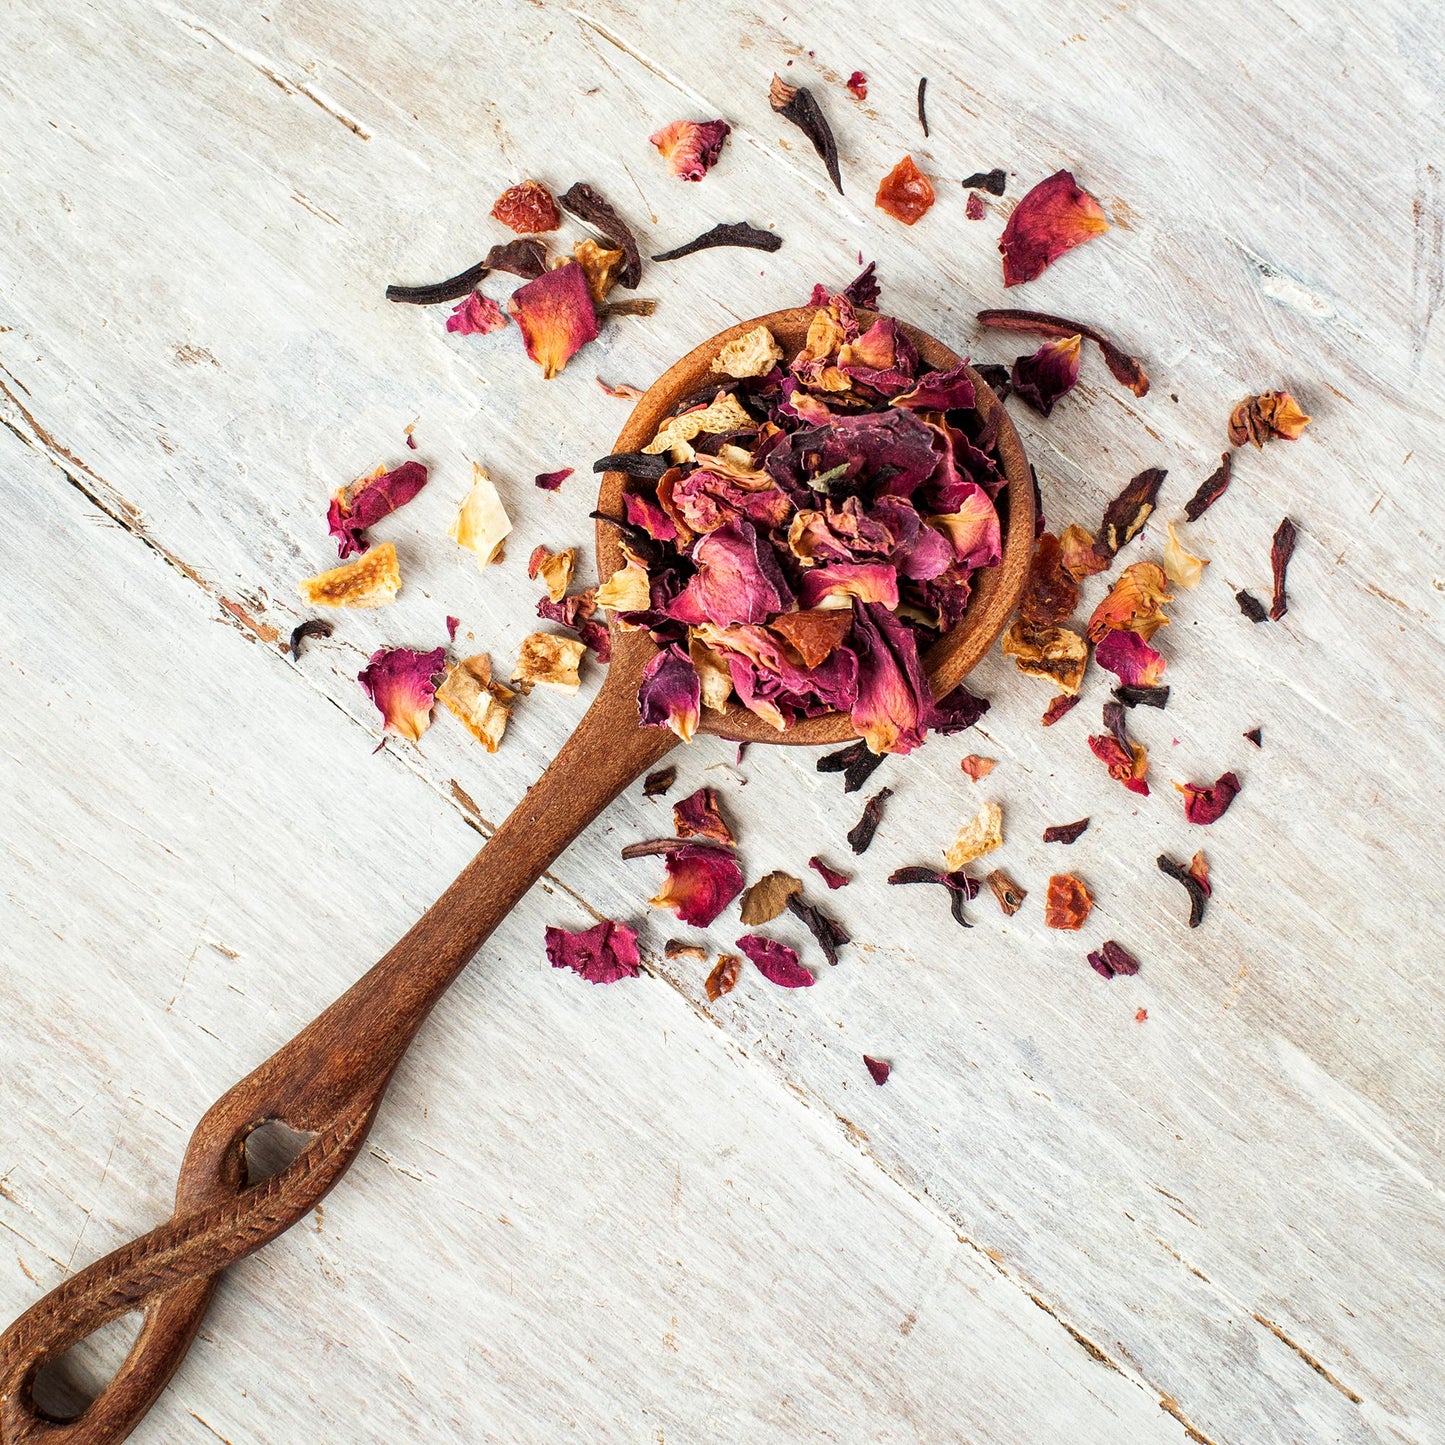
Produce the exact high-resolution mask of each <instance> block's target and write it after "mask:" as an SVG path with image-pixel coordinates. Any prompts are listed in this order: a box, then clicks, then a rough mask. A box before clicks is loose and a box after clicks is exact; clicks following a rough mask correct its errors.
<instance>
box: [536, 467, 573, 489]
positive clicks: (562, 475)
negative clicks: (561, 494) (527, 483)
mask: <svg viewBox="0 0 1445 1445" xmlns="http://www.w3.org/2000/svg"><path fill="white" fill-rule="evenodd" d="M573 470H574V469H573V468H572V467H563V468H562V469H561V470H560V471H555V472H538V473H537V475H536V477H535V478H533V480H534V481H535V482H536V484H537V486H539V487H540V488H541V489H542V490H543V491H544V492H555V491H556V490H557V488H558V487H560V486H561V485H562V483H563V482H565V481H566V480H567V478H568V477H570V476H571V475H572V472H573Z"/></svg>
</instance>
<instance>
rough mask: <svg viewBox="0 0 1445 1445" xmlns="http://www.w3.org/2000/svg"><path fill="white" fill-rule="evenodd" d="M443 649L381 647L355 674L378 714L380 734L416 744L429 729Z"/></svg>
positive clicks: (443, 668) (441, 668) (443, 666)
mask: <svg viewBox="0 0 1445 1445" xmlns="http://www.w3.org/2000/svg"><path fill="white" fill-rule="evenodd" d="M446 657H447V653H446V648H444V647H438V648H436V649H434V650H433V651H431V652H415V651H413V650H412V649H411V648H410V647H381V648H378V649H377V650H376V651H375V652H373V653H372V654H371V660H370V661H369V662H368V663H367V664H366V666H365V667H363V668H362V669H361V671H360V672H358V673H357V674H356V680H357V681H358V682H359V683H360V684H361V685H362V687H364V688H365V689H366V695H367V696H368V697H369V698H370V699H371V700H372V702H374V703H375V704H376V710H377V711H378V712H379V713H380V714H381V718H382V728H381V730H382V732H384V733H392V734H394V735H395V736H396V737H399V738H407V739H409V740H410V741H411V742H416V741H417V740H418V739H419V738H420V737H421V735H422V734H423V733H424V732H425V731H426V730H427V729H428V728H429V727H430V726H431V710H432V706H433V704H434V703H435V701H436V691H437V690H436V684H435V682H434V681H433V679H434V678H435V677H437V675H438V674H439V673H441V672H443V671H445V669H446Z"/></svg>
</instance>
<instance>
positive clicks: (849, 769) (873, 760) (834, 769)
mask: <svg viewBox="0 0 1445 1445" xmlns="http://www.w3.org/2000/svg"><path fill="white" fill-rule="evenodd" d="M883 758H884V754H882V753H874V752H870V751H869V749H868V744H867V743H865V742H864V741H863V740H862V739H861V738H860V739H859V740H858V741H857V742H856V743H849V744H848V746H847V747H846V748H839V749H838V751H837V752H836V753H825V754H824V755H823V756H822V757H821V758H819V759H818V761H817V764H816V767H817V769H818V771H819V772H820V773H842V774H843V791H844V792H845V793H856V792H857V791H858V789H859V788H861V787H862V786H863V784H864V783H866V782H867V781H868V779H869V778H871V777H872V776H873V774H874V773H875V772H877V770H878V769H879V767H880V766H881V765H882V763H883Z"/></svg>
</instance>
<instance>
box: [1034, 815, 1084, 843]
mask: <svg viewBox="0 0 1445 1445" xmlns="http://www.w3.org/2000/svg"><path fill="white" fill-rule="evenodd" d="M1088 826H1089V820H1088V819H1087V818H1080V819H1079V821H1078V822H1077V823H1051V824H1050V825H1049V826H1048V827H1047V828H1045V829H1044V842H1045V843H1077V842H1078V841H1079V839H1080V838H1082V837H1083V836H1084V833H1085V832H1086V831H1087V829H1088Z"/></svg>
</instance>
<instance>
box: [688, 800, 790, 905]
mask: <svg viewBox="0 0 1445 1445" xmlns="http://www.w3.org/2000/svg"><path fill="white" fill-rule="evenodd" d="M672 826H673V829H674V831H675V832H676V833H677V836H678V837H679V838H706V839H707V840H708V841H709V842H712V843H721V844H723V845H724V846H725V847H728V848H732V847H735V846H736V844H737V839H736V838H734V837H733V831H732V829H731V828H729V827H728V825H727V820H726V819H725V818H724V817H723V815H722V812H721V810H720V809H719V807H718V801H717V793H716V792H715V791H714V790H713V789H712V788H699V789H698V790H697V791H696V792H695V793H689V794H688V795H687V797H685V798H684V799H683V800H682V801H681V802H679V803H674V804H673V805H672ZM798 886H799V887H800V888H801V887H802V886H803V885H802V884H801V883H800V884H799V885H798Z"/></svg>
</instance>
